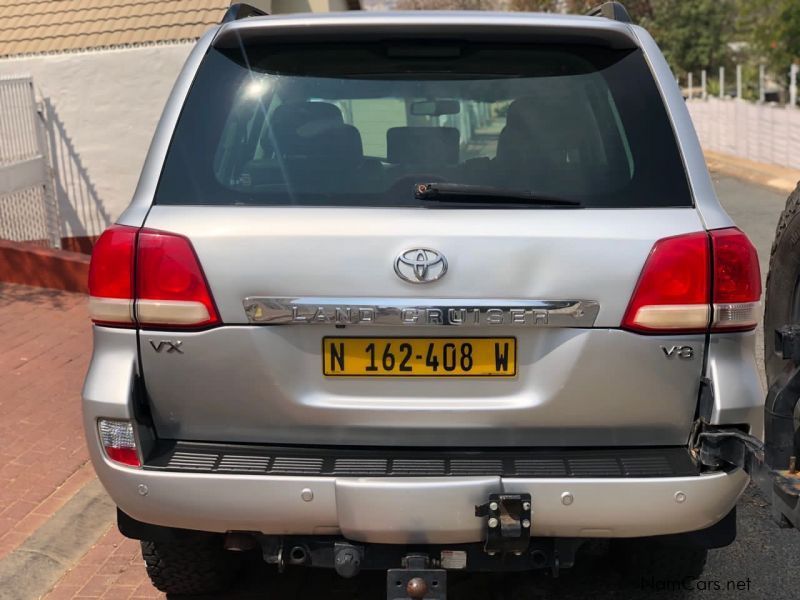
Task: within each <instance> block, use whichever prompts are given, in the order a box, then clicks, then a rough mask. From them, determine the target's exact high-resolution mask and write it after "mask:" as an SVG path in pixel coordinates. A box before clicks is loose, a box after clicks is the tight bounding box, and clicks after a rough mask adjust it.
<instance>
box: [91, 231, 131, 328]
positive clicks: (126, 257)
mask: <svg viewBox="0 0 800 600" xmlns="http://www.w3.org/2000/svg"><path fill="white" fill-rule="evenodd" d="M137 232H138V229H136V228H135V227H125V226H123V225H112V226H111V227H109V228H108V229H106V230H105V231H104V232H103V235H101V236H100V239H99V240H97V243H96V244H95V246H94V250H93V251H92V262H91V263H90V265H89V313H90V314H91V316H92V320H93V321H94V322H95V323H113V324H117V325H121V324H126V323H127V324H130V323H133V251H134V248H135V247H136V233H137Z"/></svg>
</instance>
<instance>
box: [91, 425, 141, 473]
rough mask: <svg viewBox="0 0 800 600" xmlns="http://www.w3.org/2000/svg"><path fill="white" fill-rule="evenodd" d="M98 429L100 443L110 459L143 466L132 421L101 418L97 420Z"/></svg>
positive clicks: (129, 464)
mask: <svg viewBox="0 0 800 600" xmlns="http://www.w3.org/2000/svg"><path fill="white" fill-rule="evenodd" d="M97 429H98V431H99V433H100V443H101V444H102V446H103V450H104V451H105V453H106V456H108V458H109V459H110V460H113V461H114V462H116V463H120V464H122V465H126V466H129V467H141V466H142V463H141V461H140V460H139V452H138V451H137V449H136V438H135V437H134V435H133V424H132V423H131V422H130V421H114V420H110V419H100V420H99V421H98V422H97Z"/></svg>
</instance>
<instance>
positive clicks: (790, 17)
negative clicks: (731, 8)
mask: <svg viewBox="0 0 800 600" xmlns="http://www.w3.org/2000/svg"><path fill="white" fill-rule="evenodd" d="M743 8H744V11H743V14H744V22H745V24H746V26H749V28H750V29H751V30H752V37H753V40H754V42H755V46H756V49H757V50H758V52H759V54H760V55H761V56H762V57H763V58H765V59H766V61H767V63H768V64H769V66H770V67H772V69H773V70H775V71H778V72H783V71H787V70H788V69H789V65H791V64H792V63H794V62H800V2H797V0H753V1H751V2H749V3H747V5H745V6H744V7H743Z"/></svg>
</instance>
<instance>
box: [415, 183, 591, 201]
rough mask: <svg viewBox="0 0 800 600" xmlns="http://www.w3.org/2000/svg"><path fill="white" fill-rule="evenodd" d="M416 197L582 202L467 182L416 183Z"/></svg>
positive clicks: (426, 198) (453, 199)
mask: <svg viewBox="0 0 800 600" xmlns="http://www.w3.org/2000/svg"><path fill="white" fill-rule="evenodd" d="M414 197H415V198H416V199H417V200H435V201H437V202H486V201H487V200H488V201H492V200H495V201H497V200H500V201H502V203H507V204H512V203H513V204H531V205H542V206H580V204H581V203H580V202H576V201H575V200H567V199H565V198H556V197H554V196H547V195H545V194H536V193H533V192H530V191H528V190H515V189H511V188H503V187H494V186H490V185H469V184H465V183H441V182H436V183H416V184H414Z"/></svg>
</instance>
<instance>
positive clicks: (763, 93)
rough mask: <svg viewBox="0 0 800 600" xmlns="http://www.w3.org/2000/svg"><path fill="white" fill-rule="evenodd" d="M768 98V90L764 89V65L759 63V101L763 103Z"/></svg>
mask: <svg viewBox="0 0 800 600" xmlns="http://www.w3.org/2000/svg"><path fill="white" fill-rule="evenodd" d="M766 99H767V91H766V90H765V89H764V65H758V101H759V102H761V103H762V104H763V103H764V101H765V100H766Z"/></svg>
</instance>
